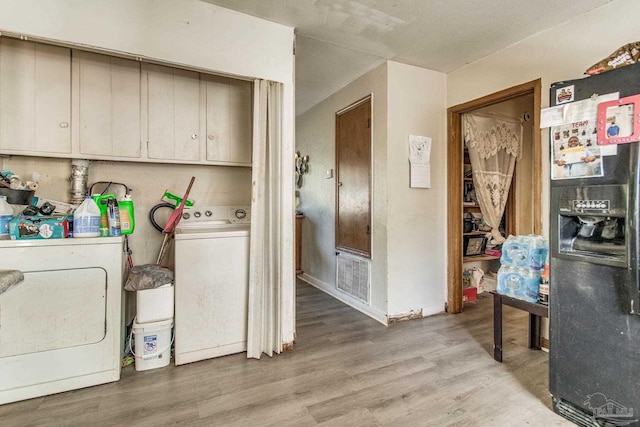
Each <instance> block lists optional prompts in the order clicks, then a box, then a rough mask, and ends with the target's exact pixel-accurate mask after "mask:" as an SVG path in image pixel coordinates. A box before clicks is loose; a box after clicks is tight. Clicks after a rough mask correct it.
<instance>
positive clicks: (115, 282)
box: [0, 237, 123, 404]
mask: <svg viewBox="0 0 640 427" xmlns="http://www.w3.org/2000/svg"><path fill="white" fill-rule="evenodd" d="M122 242H123V239H122V237H101V238H86V239H79V238H76V239H55V240H31V241H29V240H5V241H0V269H11V270H20V271H22V272H23V273H24V281H23V282H22V283H19V284H18V285H16V286H14V287H13V288H10V289H9V290H7V291H6V292H4V293H2V294H0V404H4V403H8V402H14V401H18V400H23V399H29V398H33V397H37V396H44V395H47V394H52V393H59V392H62V391H67V390H73V389H77V388H81V387H88V386H93V385H96V384H102V383H106V382H111V381H117V380H119V379H120V364H121V355H122V329H123V328H122V265H123V255H122Z"/></svg>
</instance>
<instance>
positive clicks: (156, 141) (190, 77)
mask: <svg viewBox="0 0 640 427" xmlns="http://www.w3.org/2000/svg"><path fill="white" fill-rule="evenodd" d="M147 69H148V76H147V81H148V83H147V89H148V114H149V117H148V135H149V141H148V153H149V154H148V155H149V158H151V159H166V160H200V77H199V74H198V73H196V72H192V71H185V70H180V69H176V68H169V67H163V66H160V65H152V64H149V65H148V68H147Z"/></svg>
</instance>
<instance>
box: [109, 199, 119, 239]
mask: <svg viewBox="0 0 640 427" xmlns="http://www.w3.org/2000/svg"><path fill="white" fill-rule="evenodd" d="M107 213H108V215H109V236H121V235H122V231H121V229H120V209H119V208H118V202H116V199H109V200H108V201H107Z"/></svg>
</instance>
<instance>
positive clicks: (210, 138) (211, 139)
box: [207, 135, 216, 141]
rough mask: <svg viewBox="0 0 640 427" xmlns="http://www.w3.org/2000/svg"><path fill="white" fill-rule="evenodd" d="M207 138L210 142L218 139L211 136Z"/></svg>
mask: <svg viewBox="0 0 640 427" xmlns="http://www.w3.org/2000/svg"><path fill="white" fill-rule="evenodd" d="M207 138H209V140H210V141H213V140H214V139H216V137H215V136H213V135H209V136H208V137H207Z"/></svg>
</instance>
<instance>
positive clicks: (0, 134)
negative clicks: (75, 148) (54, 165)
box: [0, 38, 71, 155]
mask: <svg viewBox="0 0 640 427" xmlns="http://www.w3.org/2000/svg"><path fill="white" fill-rule="evenodd" d="M70 123H71V51H70V50H69V49H67V48H62V47H56V46H49V45H45V44H39V43H31V42H25V41H21V40H13V39H9V38H0V151H1V152H3V153H15V154H25V155H29V154H36V155H46V154H47V153H54V154H70V153H71V126H70Z"/></svg>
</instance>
